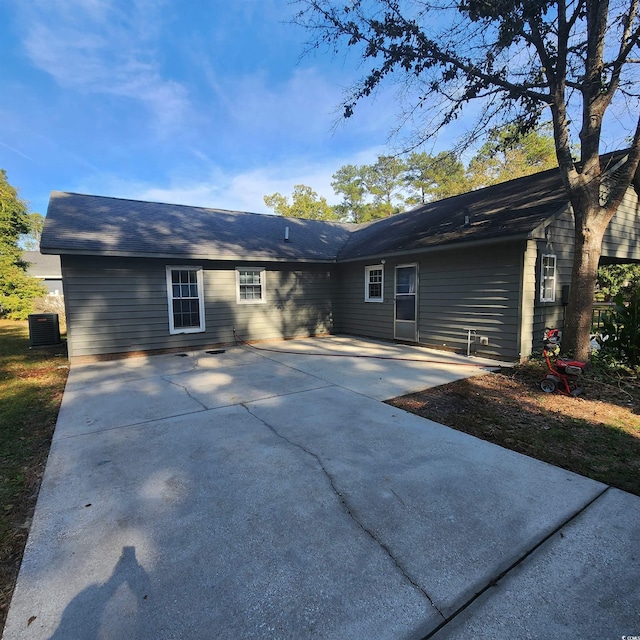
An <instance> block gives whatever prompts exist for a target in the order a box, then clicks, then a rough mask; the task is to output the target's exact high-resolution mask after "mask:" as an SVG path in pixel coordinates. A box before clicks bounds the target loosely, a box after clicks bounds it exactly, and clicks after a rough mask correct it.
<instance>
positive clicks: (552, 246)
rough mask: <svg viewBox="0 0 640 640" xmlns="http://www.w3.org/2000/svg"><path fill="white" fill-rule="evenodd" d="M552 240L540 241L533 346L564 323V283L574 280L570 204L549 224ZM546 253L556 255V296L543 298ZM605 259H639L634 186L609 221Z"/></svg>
mask: <svg viewBox="0 0 640 640" xmlns="http://www.w3.org/2000/svg"><path fill="white" fill-rule="evenodd" d="M549 231H550V234H549V240H548V241H542V240H541V241H538V246H537V258H536V266H535V277H536V289H535V294H534V295H535V297H534V300H535V304H534V324H533V343H532V348H533V349H539V348H540V347H541V343H542V337H543V333H544V329H545V327H559V328H563V327H564V317H565V306H564V305H563V300H562V287H563V286H564V285H569V284H570V283H571V269H572V266H573V247H574V220H573V216H572V214H571V212H570V210H569V209H568V208H567V209H566V210H565V211H563V212H561V213H560V215H558V216H557V217H556V218H555V219H554V220H553V221H552V222H551V223H550V225H549ZM543 253H554V254H555V255H556V256H557V277H556V300H555V302H540V260H541V256H542V254H543ZM602 259H603V261H604V262H608V261H610V260H612V259H613V260H616V261H620V262H633V261H640V204H639V199H638V194H637V193H636V191H635V189H633V188H630V189H629V190H628V192H627V195H626V197H625V199H624V201H623V203H622V204H621V205H620V208H619V209H618V211H617V212H616V214H615V216H614V217H613V219H612V220H611V222H610V223H609V226H608V227H607V231H606V232H605V235H604V238H603V241H602Z"/></svg>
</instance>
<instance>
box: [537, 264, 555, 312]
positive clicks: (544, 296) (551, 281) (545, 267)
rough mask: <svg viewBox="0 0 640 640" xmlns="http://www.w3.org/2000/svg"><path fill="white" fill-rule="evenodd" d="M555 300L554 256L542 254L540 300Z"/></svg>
mask: <svg viewBox="0 0 640 640" xmlns="http://www.w3.org/2000/svg"><path fill="white" fill-rule="evenodd" d="M555 301H556V256H554V255H553V254H544V255H543V256H542V263H541V268H540V302H555Z"/></svg>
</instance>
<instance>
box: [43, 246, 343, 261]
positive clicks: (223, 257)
mask: <svg viewBox="0 0 640 640" xmlns="http://www.w3.org/2000/svg"><path fill="white" fill-rule="evenodd" d="M41 251H42V253H45V254H49V255H60V256H63V255H64V256H96V257H108V258H157V259H160V260H207V261H217V262H230V261H236V262H237V261H245V262H304V263H319V264H333V263H335V262H336V260H335V258H314V257H309V256H302V257H298V256H267V255H264V254H262V255H242V256H240V255H237V254H215V255H214V254H201V253H199V254H195V253H194V254H189V253H156V252H138V251H108V250H104V251H102V250H85V249H62V248H56V247H45V248H42V249H41Z"/></svg>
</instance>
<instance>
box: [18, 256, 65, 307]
mask: <svg viewBox="0 0 640 640" xmlns="http://www.w3.org/2000/svg"><path fill="white" fill-rule="evenodd" d="M22 259H23V261H24V262H26V263H27V273H28V274H29V275H30V276H32V277H33V278H38V280H41V281H42V284H44V286H45V287H46V288H47V291H48V292H49V295H50V296H61V295H63V293H62V291H63V290H62V269H61V267H60V256H56V255H43V254H41V253H40V252H39V251H23V253H22Z"/></svg>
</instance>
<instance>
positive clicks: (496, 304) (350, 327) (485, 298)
mask: <svg viewBox="0 0 640 640" xmlns="http://www.w3.org/2000/svg"><path fill="white" fill-rule="evenodd" d="M524 249H525V243H524V242H519V243H502V244H497V245H494V246H492V247H483V248H466V249H464V250H450V251H437V252H433V253H430V254H427V255H423V256H406V257H402V258H399V259H396V258H394V259H391V258H388V259H387V260H386V263H385V265H384V302H381V303H380V302H365V301H364V286H365V277H364V269H365V266H367V265H372V264H376V261H375V260H372V261H359V262H354V263H348V264H344V265H340V267H339V270H338V282H339V285H338V295H337V299H336V322H335V330H336V331H337V332H342V333H350V334H354V335H361V336H367V337H372V338H381V339H386V340H392V339H393V338H394V322H393V319H394V300H393V297H394V277H395V267H396V266H397V265H400V264H411V263H417V264H418V269H419V299H418V304H419V307H418V330H419V337H418V340H419V342H420V343H421V344H425V345H429V346H435V347H439V348H446V349H453V350H456V351H461V352H464V353H466V350H467V329H473V330H475V331H476V335H477V336H478V340H479V338H480V336H482V337H486V338H487V339H488V345H480V344H475V348H476V353H478V354H483V355H488V356H489V355H490V356H496V357H501V358H507V359H516V358H518V356H519V342H518V340H519V334H520V317H519V311H520V304H519V294H520V287H521V271H522V260H523V258H522V255H523V252H524ZM377 262H378V264H379V261H377Z"/></svg>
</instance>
